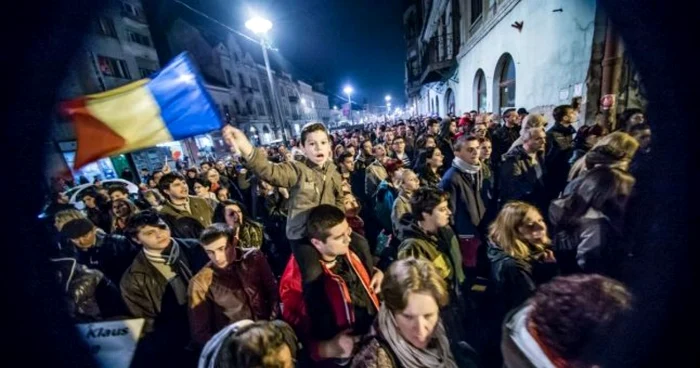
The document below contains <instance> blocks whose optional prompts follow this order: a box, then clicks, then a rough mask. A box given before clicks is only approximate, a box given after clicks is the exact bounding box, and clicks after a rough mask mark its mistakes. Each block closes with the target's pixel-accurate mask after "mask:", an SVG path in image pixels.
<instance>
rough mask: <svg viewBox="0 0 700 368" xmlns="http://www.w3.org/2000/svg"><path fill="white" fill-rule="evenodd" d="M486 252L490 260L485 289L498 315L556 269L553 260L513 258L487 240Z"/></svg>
mask: <svg viewBox="0 0 700 368" xmlns="http://www.w3.org/2000/svg"><path fill="white" fill-rule="evenodd" d="M487 255H488V257H489V260H490V261H491V285H490V287H489V290H490V294H491V295H492V297H493V298H494V301H495V302H494V309H495V312H496V313H498V315H500V316H504V315H505V314H506V313H507V312H508V311H509V310H511V309H513V308H515V307H517V306H519V305H520V304H522V303H523V302H524V301H525V300H527V299H528V298H529V297H530V296H532V294H533V293H534V292H535V289H536V288H537V286H538V285H540V284H543V283H545V282H547V281H549V280H551V279H552V278H553V277H554V276H556V275H557V274H558V273H559V269H558V267H557V264H556V263H545V262H539V261H535V260H532V261H529V262H528V261H524V260H521V259H516V258H514V257H511V256H510V255H508V254H506V253H505V252H504V251H503V249H501V248H500V247H499V246H496V245H495V244H493V243H490V242H489V244H488V250H487Z"/></svg>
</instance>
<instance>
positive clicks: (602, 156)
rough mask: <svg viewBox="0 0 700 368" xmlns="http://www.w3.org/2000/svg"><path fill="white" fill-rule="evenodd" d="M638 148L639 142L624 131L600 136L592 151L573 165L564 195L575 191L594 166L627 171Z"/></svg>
mask: <svg viewBox="0 0 700 368" xmlns="http://www.w3.org/2000/svg"><path fill="white" fill-rule="evenodd" d="M637 149H639V142H637V140H636V139H634V137H632V136H631V135H629V134H627V133H624V132H613V133H610V134H608V135H606V136H604V137H602V138H600V139H599V140H598V143H596V144H595V145H594V146H593V148H591V150H590V151H588V152H587V153H586V154H585V155H583V157H581V158H580V159H578V161H576V162H575V163H574V164H573V165H572V166H571V170H569V178H568V180H569V184H567V185H566V188H564V192H563V193H562V196H567V195H569V194H571V193H573V192H574V191H575V190H576V187H577V186H578V185H579V184H580V182H581V179H582V178H583V175H584V174H585V173H586V172H587V171H588V170H591V169H593V168H594V167H599V166H602V167H610V168H614V169H620V170H623V171H627V170H628V169H629V165H630V162H632V159H633V158H634V155H635V153H637Z"/></svg>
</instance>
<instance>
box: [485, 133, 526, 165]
mask: <svg viewBox="0 0 700 368" xmlns="http://www.w3.org/2000/svg"><path fill="white" fill-rule="evenodd" d="M518 137H520V126H519V125H513V126H512V127H510V128H508V127H507V126H505V125H499V126H498V127H496V128H495V129H494V131H493V138H492V139H491V143H492V144H493V152H492V153H491V161H492V162H493V163H494V166H496V167H498V166H499V163H500V162H501V161H502V156H503V155H504V154H506V152H508V150H509V149H510V146H512V145H513V142H515V141H516V140H517V139H518Z"/></svg>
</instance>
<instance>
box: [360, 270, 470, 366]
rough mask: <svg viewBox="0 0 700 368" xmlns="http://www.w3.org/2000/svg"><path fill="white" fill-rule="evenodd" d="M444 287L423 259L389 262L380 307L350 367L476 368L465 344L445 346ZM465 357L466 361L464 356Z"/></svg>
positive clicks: (446, 337)
mask: <svg viewBox="0 0 700 368" xmlns="http://www.w3.org/2000/svg"><path fill="white" fill-rule="evenodd" d="M449 294H450V293H449V291H448V287H447V283H446V282H445V280H443V278H442V277H440V275H439V274H438V272H437V270H436V269H435V266H433V264H432V263H430V262H429V261H427V260H422V259H415V258H406V259H402V260H399V261H396V262H394V263H393V264H392V265H391V266H390V267H389V269H388V270H387V272H386V274H385V275H384V280H383V281H382V296H383V298H384V303H382V305H381V307H380V308H379V313H378V316H377V321H376V323H375V326H374V327H373V328H372V331H371V332H370V334H369V337H368V338H367V339H366V340H365V341H364V344H363V345H362V347H361V348H360V350H359V351H358V352H357V354H355V356H354V358H353V360H352V363H351V367H353V368H359V367H362V368H398V367H403V368H419V367H431V368H456V367H476V364H475V362H474V360H473V358H471V356H473V353H472V352H471V350H470V348H469V347H468V345H466V343H463V342H459V341H451V340H450V339H449V338H448V335H447V332H446V330H445V326H444V325H443V322H442V318H441V316H440V309H442V308H444V307H445V306H447V305H448V303H449ZM470 355H471V356H470Z"/></svg>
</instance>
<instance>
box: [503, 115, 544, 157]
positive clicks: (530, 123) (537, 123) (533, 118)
mask: <svg viewBox="0 0 700 368" xmlns="http://www.w3.org/2000/svg"><path fill="white" fill-rule="evenodd" d="M546 126H547V118H545V117H544V115H542V114H530V115H528V116H527V118H526V119H525V121H524V122H523V124H522V125H521V126H520V136H519V137H518V139H516V140H515V142H513V144H511V145H510V148H509V149H508V152H510V151H512V150H513V149H514V148H515V147H517V146H522V145H523V138H522V137H523V133H525V131H526V130H528V129H530V128H542V129H544V128H545V127H546ZM506 153H507V152H506Z"/></svg>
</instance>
